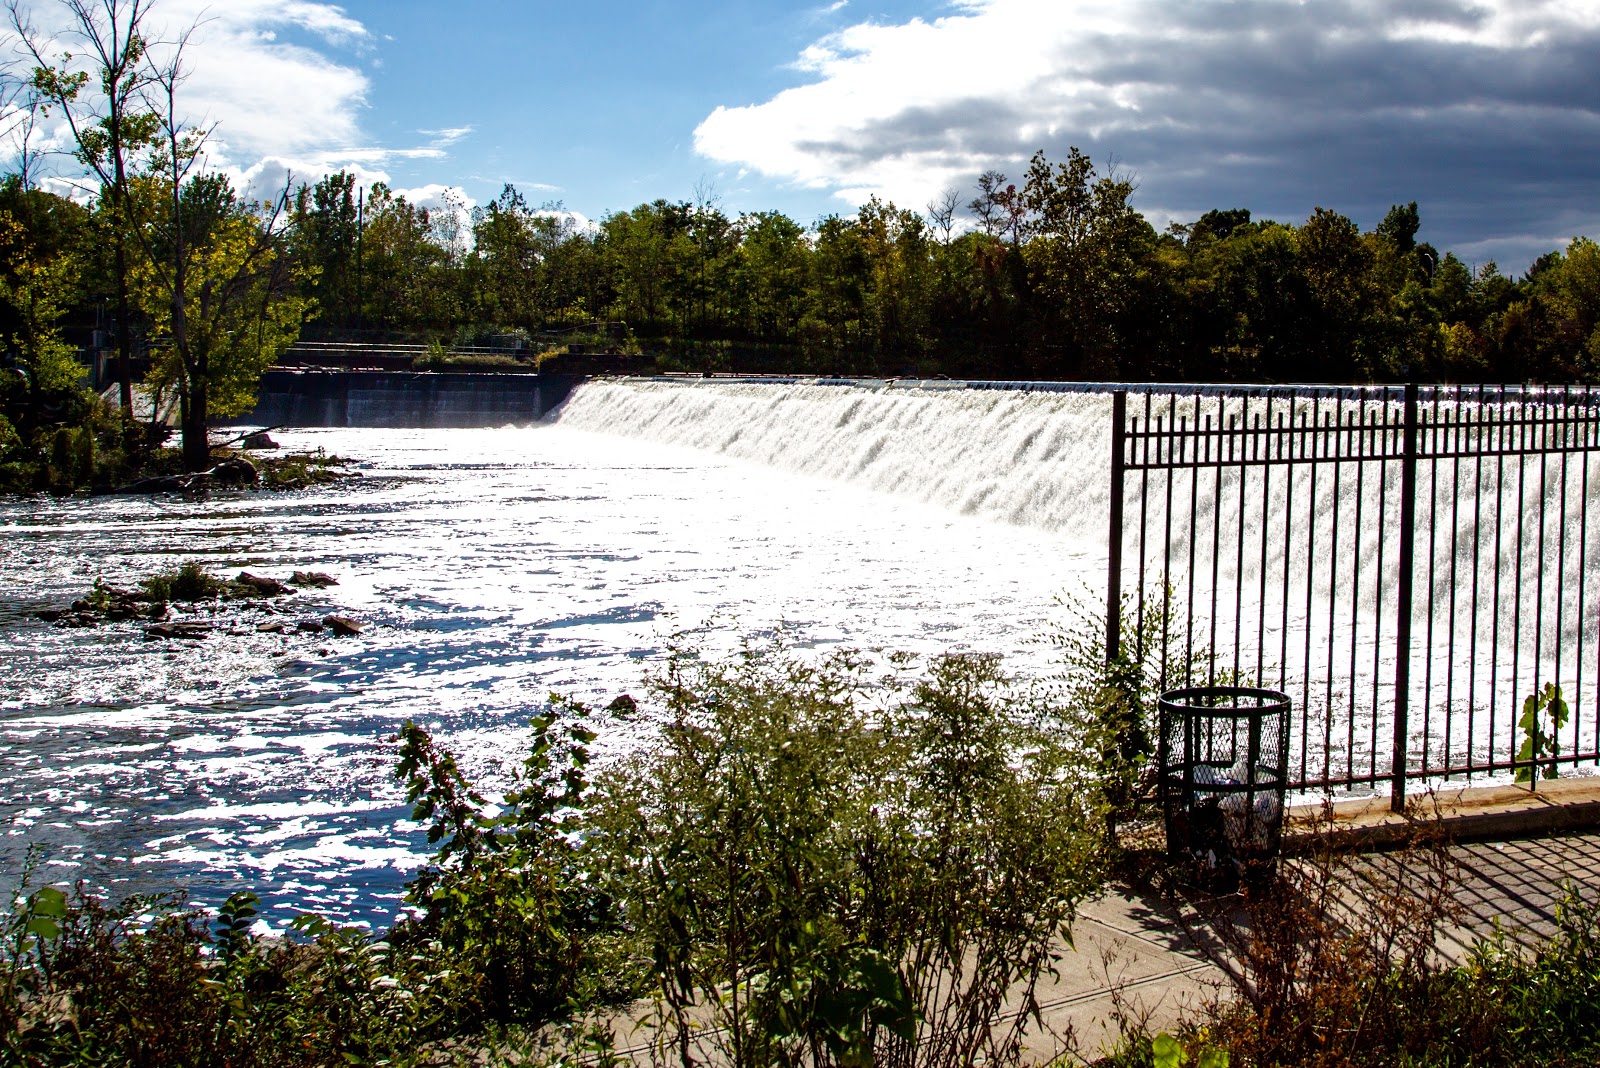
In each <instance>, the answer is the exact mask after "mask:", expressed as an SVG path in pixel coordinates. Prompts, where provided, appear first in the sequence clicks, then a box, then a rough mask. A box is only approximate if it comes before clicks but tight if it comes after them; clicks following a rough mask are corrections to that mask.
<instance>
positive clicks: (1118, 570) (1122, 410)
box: [1106, 389, 1128, 663]
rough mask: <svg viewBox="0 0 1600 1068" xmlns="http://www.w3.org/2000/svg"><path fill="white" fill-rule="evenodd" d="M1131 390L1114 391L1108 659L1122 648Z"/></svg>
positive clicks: (1108, 587)
mask: <svg viewBox="0 0 1600 1068" xmlns="http://www.w3.org/2000/svg"><path fill="white" fill-rule="evenodd" d="M1127 414H1128V391H1127V390H1125V389H1118V390H1113V391H1112V393H1111V530H1110V533H1109V535H1108V537H1107V542H1106V544H1107V546H1108V551H1107V554H1106V555H1107V562H1106V662H1107V663H1110V662H1111V661H1113V660H1115V659H1117V656H1118V654H1120V653H1121V651H1122V483H1123V464H1124V463H1125V460H1124V457H1123V455H1122V450H1123V442H1124V440H1125V438H1126V435H1127V426H1126V423H1127Z"/></svg>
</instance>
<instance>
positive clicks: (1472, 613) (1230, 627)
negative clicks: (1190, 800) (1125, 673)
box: [1106, 386, 1600, 807]
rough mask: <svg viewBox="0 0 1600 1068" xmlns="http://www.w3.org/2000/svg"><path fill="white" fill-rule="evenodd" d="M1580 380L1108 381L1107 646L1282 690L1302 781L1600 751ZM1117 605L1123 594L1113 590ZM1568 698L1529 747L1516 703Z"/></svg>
mask: <svg viewBox="0 0 1600 1068" xmlns="http://www.w3.org/2000/svg"><path fill="white" fill-rule="evenodd" d="M1597 400H1600V397H1597V396H1596V395H1595V394H1592V393H1591V392H1589V391H1587V390H1559V391H1556V390H1508V389H1502V390H1483V389H1470V390H1467V389H1455V388H1453V387H1436V388H1430V387H1424V388H1421V389H1419V388H1418V387H1415V386H1407V387H1403V388H1402V387H1395V388H1383V387H1379V388H1371V389H1345V388H1316V389H1288V388H1285V389H1277V388H1257V389H1250V390H1242V391H1241V390H1229V389H1224V388H1217V389H1211V390H1203V391H1200V392H1196V393H1193V394H1192V395H1190V394H1183V395H1180V394H1175V393H1166V392H1158V391H1150V392H1133V393H1130V392H1128V391H1119V392H1117V393H1115V394H1113V402H1112V411H1113V417H1112V463H1111V532H1110V533H1111V537H1110V567H1109V581H1108V583H1107V586H1108V590H1107V593H1108V608H1109V609H1110V610H1108V612H1107V630H1108V633H1107V636H1106V637H1107V648H1108V650H1111V651H1112V652H1117V651H1119V650H1122V651H1126V652H1128V653H1129V654H1131V655H1133V656H1135V657H1138V658H1140V659H1142V660H1143V661H1144V662H1145V663H1146V665H1147V666H1148V667H1149V668H1150V669H1151V670H1153V671H1154V672H1155V673H1156V674H1157V675H1158V676H1159V680H1160V685H1161V687H1162V688H1163V689H1168V688H1174V687H1178V686H1191V685H1209V684H1216V683H1218V682H1237V683H1240V684H1246V685H1259V686H1271V687H1275V688H1277V689H1281V690H1284V691H1285V692H1287V693H1289V694H1290V696H1291V697H1292V698H1293V699H1294V702H1295V714H1294V723H1293V726H1292V730H1291V736H1292V742H1291V751H1290V754H1289V756H1290V759H1289V778H1290V789H1292V790H1302V791H1304V790H1332V791H1341V790H1352V789H1366V788H1371V789H1381V788H1382V787H1383V786H1384V785H1387V786H1388V788H1389V790H1390V792H1391V795H1392V797H1393V799H1394V803H1395V805H1396V807H1398V806H1399V805H1400V804H1401V803H1402V801H1403V798H1404V796H1405V791H1406V784H1407V782H1408V781H1410V780H1417V779H1431V780H1440V779H1450V778H1454V777H1461V776H1470V775H1474V774H1482V773H1507V772H1521V773H1523V774H1525V775H1526V774H1527V773H1530V772H1531V773H1533V775H1534V778H1535V780H1537V777H1538V774H1540V773H1542V772H1546V771H1550V770H1553V769H1554V768H1556V767H1557V766H1559V765H1564V764H1565V765H1570V764H1576V763H1582V762H1591V763H1600V737H1597V728H1596V724H1597V712H1600V608H1597V604H1596V600H1595V596H1594V594H1595V592H1596V584H1597V583H1600V575H1594V576H1592V575H1590V571H1591V570H1592V569H1593V568H1594V567H1595V566H1596V564H1597V563H1600V553H1597V548H1600V547H1597V546H1595V545H1594V544H1593V543H1594V541H1595V540H1596V539H1597V538H1600V516H1597V517H1596V521H1595V522H1591V521H1590V515H1589V513H1590V511H1591V510H1592V509H1591V500H1592V498H1591V493H1594V494H1597V495H1600V469H1595V470H1592V469H1594V468H1595V467H1596V462H1597V461H1596V454H1597V453H1600V408H1597ZM1119 608H1120V611H1119V610H1118V609H1119ZM1549 683H1554V684H1556V685H1557V686H1559V687H1560V689H1561V692H1562V694H1563V696H1564V698H1565V700H1566V702H1567V704H1568V707H1569V709H1570V717H1569V718H1568V719H1567V721H1566V722H1565V723H1564V724H1561V725H1560V726H1559V728H1554V727H1553V724H1552V722H1551V721H1550V719H1549V717H1548V715H1543V716H1541V717H1538V721H1539V729H1541V730H1543V731H1544V732H1545V733H1546V734H1547V735H1548V737H1547V738H1544V739H1541V740H1539V741H1536V742H1534V743H1533V744H1532V746H1531V747H1530V746H1529V743H1528V736H1529V731H1528V729H1527V728H1528V726H1529V724H1528V723H1527V722H1524V719H1523V702H1524V699H1525V698H1526V697H1527V695H1528V694H1530V693H1532V692H1533V691H1534V690H1535V689H1537V688H1540V687H1543V686H1545V685H1546V684H1549Z"/></svg>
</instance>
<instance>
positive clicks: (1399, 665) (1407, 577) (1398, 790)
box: [1389, 382, 1417, 812]
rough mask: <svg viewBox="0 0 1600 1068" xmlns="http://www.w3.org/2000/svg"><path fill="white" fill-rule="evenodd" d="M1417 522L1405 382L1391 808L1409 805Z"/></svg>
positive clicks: (1412, 427)
mask: <svg viewBox="0 0 1600 1068" xmlns="http://www.w3.org/2000/svg"><path fill="white" fill-rule="evenodd" d="M1416 525H1417V386H1416V383H1415V382H1411V383H1407V385H1406V401H1405V436H1404V438H1403V440H1402V443H1401V458H1400V574H1399V580H1400V581H1399V584H1398V586H1397V588H1396V602H1397V603H1396V606H1395V616H1396V619H1395V632H1394V641H1395V650H1394V768H1393V779H1392V785H1391V787H1390V792H1389V807H1390V808H1391V809H1392V810H1394V811H1395V812H1399V811H1401V810H1403V809H1404V808H1405V807H1406V742H1407V737H1406V736H1407V733H1408V731H1407V726H1406V719H1407V708H1408V705H1409V703H1410V700H1411V579H1412V574H1411V572H1412V566H1413V563H1414V556H1415V546H1414V545H1413V541H1414V537H1415V534H1416Z"/></svg>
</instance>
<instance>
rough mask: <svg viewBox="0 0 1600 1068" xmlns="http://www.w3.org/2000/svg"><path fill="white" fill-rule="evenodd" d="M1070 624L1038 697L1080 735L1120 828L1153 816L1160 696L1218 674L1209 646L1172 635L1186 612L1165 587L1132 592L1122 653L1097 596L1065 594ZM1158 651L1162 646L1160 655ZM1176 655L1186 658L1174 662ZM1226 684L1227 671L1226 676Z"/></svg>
mask: <svg viewBox="0 0 1600 1068" xmlns="http://www.w3.org/2000/svg"><path fill="white" fill-rule="evenodd" d="M1058 604H1060V605H1061V606H1062V607H1063V608H1065V609H1066V612H1067V619H1066V622H1065V623H1063V624H1062V625H1060V626H1057V627H1055V628H1054V629H1052V630H1051V631H1050V632H1049V633H1048V634H1047V635H1046V640H1047V641H1048V642H1049V643H1050V644H1051V645H1053V646H1054V647H1055V648H1056V650H1057V652H1058V654H1059V656H1060V658H1061V667H1060V670H1059V671H1058V673H1057V674H1056V675H1055V676H1054V677H1053V678H1051V679H1048V680H1046V681H1045V683H1044V685H1043V686H1042V687H1041V688H1040V691H1039V692H1038V693H1037V694H1036V695H1035V700H1036V701H1037V702H1038V703H1039V704H1040V706H1041V707H1042V708H1043V709H1045V710H1046V714H1047V715H1048V716H1049V717H1051V719H1052V720H1053V721H1054V722H1055V725H1056V727H1055V729H1056V730H1057V731H1058V732H1059V733H1060V734H1061V735H1062V736H1063V737H1066V738H1072V739H1076V740H1077V741H1078V743H1079V744H1080V745H1081V746H1082V747H1083V750H1084V752H1085V753H1086V759H1088V760H1089V761H1090V762H1091V766H1092V767H1093V769H1094V781H1095V783H1096V788H1097V789H1098V790H1099V791H1100V793H1101V797H1102V801H1103V803H1104V806H1105V812H1106V815H1107V818H1108V820H1109V821H1110V825H1111V826H1112V828H1113V829H1115V827H1116V826H1117V825H1118V824H1120V823H1128V822H1136V821H1139V820H1141V819H1147V818H1150V817H1151V816H1152V815H1154V811H1153V808H1152V805H1153V802H1154V800H1155V791H1154V785H1155V781H1154V776H1153V768H1152V765H1151V761H1152V758H1153V757H1154V756H1155V754H1156V741H1157V737H1156V735H1157V730H1158V724H1157V723H1156V713H1155V709H1156V698H1157V697H1158V695H1159V694H1160V693H1161V691H1162V690H1165V689H1170V688H1172V687H1174V686H1179V685H1187V684H1188V680H1190V679H1195V678H1202V677H1218V676H1215V675H1214V674H1210V673H1214V672H1215V670H1216V666H1215V663H1214V660H1213V658H1212V656H1211V654H1210V653H1209V652H1208V651H1207V650H1206V649H1205V648H1204V647H1203V646H1199V647H1192V648H1189V649H1187V650H1186V651H1182V652H1180V651H1178V650H1177V649H1175V648H1174V646H1175V644H1176V643H1169V642H1167V641H1166V640H1165V639H1166V635H1167V633H1168V632H1169V631H1170V630H1171V628H1172V625H1173V621H1174V620H1175V619H1177V618H1179V616H1180V612H1179V607H1178V604H1177V601H1176V594H1175V591H1174V590H1173V589H1172V588H1171V587H1170V586H1169V587H1163V589H1162V590H1161V591H1160V592H1158V593H1152V594H1150V595H1149V596H1148V597H1147V598H1146V599H1145V601H1144V603H1143V604H1142V605H1141V604H1139V603H1138V602H1137V600H1136V599H1135V598H1134V597H1133V596H1132V595H1131V594H1130V595H1125V596H1124V597H1123V599H1122V604H1121V607H1120V617H1121V618H1120V625H1119V634H1120V641H1119V642H1118V648H1117V652H1116V654H1115V655H1114V656H1110V657H1108V656H1107V655H1106V618H1105V611H1104V609H1103V608H1102V607H1100V605H1099V602H1098V601H1097V600H1094V599H1092V598H1068V599H1064V600H1058ZM1156 650H1162V651H1163V652H1162V653H1161V656H1160V657H1157V656H1156V655H1155V651H1156ZM1169 656H1177V657H1181V659H1178V660H1169V659H1167V658H1168V657H1169ZM1219 678H1220V681H1223V682H1226V681H1227V679H1226V677H1219Z"/></svg>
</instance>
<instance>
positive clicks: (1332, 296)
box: [288, 148, 1600, 382]
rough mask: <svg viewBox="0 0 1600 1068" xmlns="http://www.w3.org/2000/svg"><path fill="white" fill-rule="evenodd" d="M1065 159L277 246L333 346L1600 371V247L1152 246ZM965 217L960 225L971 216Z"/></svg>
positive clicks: (1198, 374)
mask: <svg viewBox="0 0 1600 1068" xmlns="http://www.w3.org/2000/svg"><path fill="white" fill-rule="evenodd" d="M1133 192H1134V187H1133V183H1132V181H1131V180H1130V179H1129V178H1128V177H1127V176H1126V175H1122V174H1119V173H1116V172H1115V171H1108V170H1105V169H1102V168H1100V167H1097V166H1096V165H1095V164H1094V163H1093V161H1092V160H1091V159H1090V158H1089V157H1088V156H1086V155H1085V154H1083V153H1082V152H1080V151H1079V150H1077V149H1075V148H1074V149H1071V150H1070V151H1069V153H1068V156H1067V158H1066V159H1065V160H1063V161H1051V160H1050V159H1048V158H1047V157H1046V156H1045V155H1044V154H1043V153H1039V154H1038V155H1036V156H1035V157H1034V158H1033V160H1032V161H1031V163H1030V164H1029V166H1028V168H1027V172H1026V174H1025V176H1024V177H1023V180H1022V181H1021V183H1020V184H1018V183H1014V182H1011V181H1009V180H1008V179H1007V178H1006V177H1005V176H1004V175H1002V174H999V173H997V172H993V171H991V172H988V173H986V174H984V175H982V176H980V177H979V179H978V180H977V184H976V187H975V190H974V193H975V195H974V196H973V197H972V198H971V200H970V201H969V202H967V203H966V204H965V205H963V204H962V203H961V197H960V196H959V195H957V194H947V195H946V196H945V197H944V198H943V200H942V201H941V202H940V203H937V204H934V205H930V206H929V207H928V208H927V209H926V210H925V211H923V212H917V211H912V210H908V209H905V208H901V207H897V206H896V205H895V204H893V203H887V202H884V201H881V200H878V199H876V198H874V199H872V200H869V201H868V202H867V203H866V204H864V205H862V206H861V207H860V209H859V210H858V211H857V212H856V213H855V214H854V215H849V216H846V215H829V216H827V217H825V218H823V219H821V220H819V221H817V222H816V223H815V224H813V225H811V226H809V227H808V226H805V225H802V224H801V223H799V222H797V221H796V220H794V219H792V218H790V217H789V216H787V215H785V214H783V213H781V212H776V211H762V212H751V213H744V214H740V215H738V216H732V215H730V214H728V213H726V212H724V211H723V210H722V209H721V208H720V207H719V206H718V205H717V203H716V202H715V200H714V199H710V198H704V197H702V198H700V199H698V200H697V201H695V202H689V201H668V200H655V201H653V202H650V203H646V204H640V205H639V206H637V207H635V208H632V209H630V210H627V211H619V212H615V213H612V214H610V215H607V216H606V217H605V218H603V219H602V220H600V221H599V222H598V224H595V225H593V226H587V227H586V226H580V225H578V224H577V223H575V222H574V220H573V218H572V216H571V215H570V214H568V213H566V212H564V211H563V210H561V206H560V205H559V204H544V205H540V206H537V207H535V206H533V205H531V204H530V203H529V202H528V201H527V200H526V199H525V198H524V197H523V196H522V194H521V193H520V192H519V191H518V190H516V189H515V188H513V187H511V186H507V187H506V188H505V189H504V190H503V191H502V192H501V194H500V195H499V196H497V197H496V198H495V199H494V200H492V201H490V202H489V203H487V204H485V205H483V206H481V207H478V208H475V209H473V210H472V211H471V212H470V215H469V214H467V213H465V212H463V211H461V210H460V209H459V208H456V207H448V206H447V207H446V208H445V209H442V210H441V209H433V210H430V209H427V208H420V207H418V206H416V205H413V204H410V203H408V202H407V201H406V199H405V198H404V197H403V196H400V195H397V194H396V193H394V192H393V191H391V190H389V189H387V188H385V187H384V186H382V185H375V186H373V187H372V188H371V189H370V190H369V191H362V190H359V189H357V188H356V185H355V181H354V179H353V178H352V177H351V176H350V175H348V174H335V175H332V176H330V177H327V178H325V179H323V180H321V181H319V182H317V183H315V184H314V185H311V186H304V187H302V188H301V189H300V190H299V191H298V193H297V195H296V196H295V198H294V203H293V210H292V212H291V218H290V221H289V225H288V241H289V243H290V245H291V247H292V248H293V249H294V250H295V256H296V257H297V259H298V261H299V262H301V263H302V264H304V267H305V269H304V271H303V273H302V277H303V278H304V279H305V282H304V284H303V288H302V290H301V293H302V295H303V296H304V297H305V298H306V299H307V300H308V301H309V302H311V303H312V304H314V305H315V306H316V308H317V309H319V310H318V312H317V315H318V323H317V329H319V330H321V331H326V332H328V333H329V334H331V335H335V336H345V335H349V334H351V333H352V332H362V331H365V332H369V333H370V332H380V333H381V332H387V333H389V334H391V335H408V336H413V337H423V338H433V337H437V338H441V339H453V340H458V341H470V340H472V339H474V338H481V337H482V336H484V335H486V334H493V333H506V332H523V333H525V334H528V335H538V334H539V333H540V332H542V331H548V330H551V329H552V328H558V327H561V328H572V327H577V326H581V325H582V324H586V323H593V322H609V323H619V324H623V325H624V327H625V331H626V335H627V337H628V338H629V339H631V343H632V345H633V346H635V347H637V348H638V349H640V350H642V351H646V352H653V353H656V354H658V355H660V356H661V357H663V358H664V359H665V360H666V361H667V362H668V364H669V365H670V366H680V367H682V368H684V369H689V370H744V371H749V370H766V371H779V372H782V371H797V372H817V373H859V374H938V373H944V374H951V375H966V376H983V377H990V378H1072V379H1118V380H1131V381H1141V380H1142V381H1272V382H1294V381H1316V382H1384V381H1403V380H1419V381H1451V382H1520V381H1539V382H1575V381H1589V380H1592V379H1593V378H1594V377H1595V373H1596V367H1597V362H1600V333H1597V332H1596V326H1597V315H1600V249H1597V247H1596V245H1595V243H1594V242H1593V241H1591V240H1589V239H1587V238H1576V239H1574V240H1573V241H1572V242H1571V243H1570V244H1569V245H1568V246H1567V248H1566V249H1565V250H1562V251H1553V252H1551V253H1549V254H1548V255H1545V256H1543V257H1541V258H1539V259H1538V260H1537V261H1536V262H1535V263H1534V264H1533V265H1532V266H1531V268H1530V269H1529V270H1528V271H1527V273H1526V274H1524V275H1523V276H1522V277H1520V278H1512V277H1508V276H1507V275H1505V274H1504V273H1502V272H1501V271H1500V269H1499V268H1498V266H1497V265H1496V264H1494V263H1492V262H1491V263H1486V264H1483V265H1481V266H1478V267H1476V268H1472V267H1469V266H1468V264H1467V263H1466V262H1464V261H1463V260H1462V259H1461V258H1460V257H1458V256H1456V255H1454V254H1453V253H1450V252H1444V253H1441V252H1440V251H1439V250H1438V249H1436V248H1434V247H1433V246H1432V245H1430V244H1428V243H1426V242H1421V241H1418V240H1417V234H1418V231H1419V229H1420V226H1421V219H1420V215H1419V211H1418V208H1417V205H1416V203H1415V202H1412V203H1409V204H1404V205H1396V206H1395V207H1394V208H1392V209H1391V210H1390V211H1389V212H1388V214H1387V215H1386V216H1385V218H1384V219H1383V221H1382V222H1381V223H1379V224H1378V225H1377V226H1376V227H1375V228H1373V229H1372V230H1370V231H1368V232H1363V231H1362V230H1361V229H1360V228H1359V227H1358V226H1357V225H1356V223H1355V222H1353V221H1352V220H1351V219H1349V218H1347V217H1345V216H1343V215H1341V214H1338V213H1337V212H1333V211H1329V210H1326V209H1322V208H1319V209H1317V210H1316V211H1315V212H1313V213H1312V215H1311V216H1310V217H1309V218H1308V219H1306V220H1305V221H1303V222H1301V223H1299V224H1295V225H1291V224H1286V223H1280V222H1275V221H1272V220H1258V219H1254V218H1252V216H1251V213H1250V211H1249V210H1247V209H1227V210H1214V211H1209V212H1206V213H1205V214H1204V215H1202V216H1200V217H1199V218H1198V219H1196V220H1194V221H1193V222H1192V223H1189V224H1186V225H1173V226H1169V227H1168V228H1167V229H1166V231H1165V232H1157V230H1156V229H1155V228H1154V227H1153V226H1152V225H1151V224H1150V223H1149V221H1148V220H1147V219H1146V218H1145V217H1144V216H1143V215H1141V214H1140V213H1139V212H1138V211H1137V210H1136V209H1135V208H1134V207H1133V205H1132V203H1131V196H1132V194H1133ZM962 207H965V208H966V211H965V213H964V216H963V214H962V213H961V212H960V209H961V208H962Z"/></svg>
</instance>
